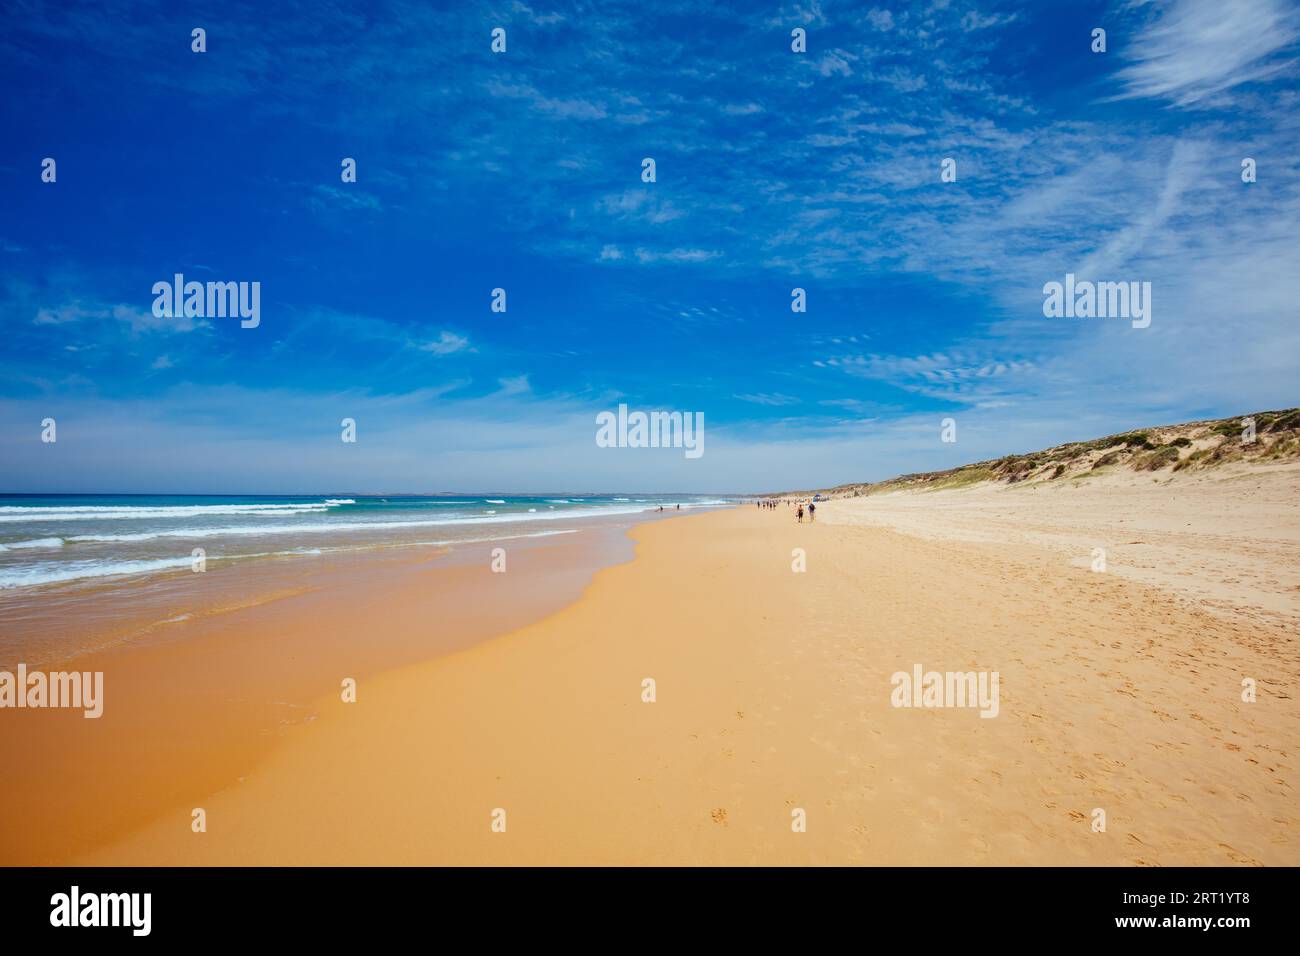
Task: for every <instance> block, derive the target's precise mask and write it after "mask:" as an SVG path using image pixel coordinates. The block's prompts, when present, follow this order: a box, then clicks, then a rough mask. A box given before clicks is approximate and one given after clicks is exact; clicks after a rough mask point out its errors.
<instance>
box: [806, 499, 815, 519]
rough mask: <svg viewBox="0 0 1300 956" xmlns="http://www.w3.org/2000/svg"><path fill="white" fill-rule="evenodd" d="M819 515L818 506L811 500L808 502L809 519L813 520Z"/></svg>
mask: <svg viewBox="0 0 1300 956" xmlns="http://www.w3.org/2000/svg"><path fill="white" fill-rule="evenodd" d="M816 517H817V506H816V505H815V504H813V503H812V502H811V501H810V502H808V520H809V521H812V520H814V519H815V518H816Z"/></svg>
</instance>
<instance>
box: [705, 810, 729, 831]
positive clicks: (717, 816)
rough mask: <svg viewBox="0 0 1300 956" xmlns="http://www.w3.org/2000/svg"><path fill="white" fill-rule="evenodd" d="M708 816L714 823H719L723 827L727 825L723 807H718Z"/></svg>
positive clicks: (725, 812)
mask: <svg viewBox="0 0 1300 956" xmlns="http://www.w3.org/2000/svg"><path fill="white" fill-rule="evenodd" d="M709 816H711V817H713V822H714V823H719V824H721V825H722V826H724V827H725V826H726V825H727V811H726V810H725V809H724V808H723V807H718V809H716V810H714V811H713V812H712V813H711V814H709Z"/></svg>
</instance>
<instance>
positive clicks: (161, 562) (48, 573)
mask: <svg viewBox="0 0 1300 956" xmlns="http://www.w3.org/2000/svg"><path fill="white" fill-rule="evenodd" d="M577 533H578V529H576V528H566V529H563V530H559V531H533V532H530V533H528V534H507V535H492V536H489V537H485V538H447V539H443V540H440V541H411V542H403V544H404V545H405V546H426V547H442V546H446V545H465V544H481V543H484V542H491V541H510V540H514V539H517V538H545V537H549V536H551V535H559V534H577ZM361 550H366V549H364V548H324V549H322V548H295V549H293V550H289V551H259V552H256V553H254V554H240V555H217V556H213V557H210V558H209V559H208V560H209V561H238V560H243V559H248V558H267V557H288V556H318V555H321V554H324V553H329V552H339V551H361ZM191 560H192V559H191V558H190V557H189V556H188V555H186V556H183V557H172V558H156V559H150V560H139V561H117V560H112V559H109V560H103V561H95V560H87V561H66V562H56V561H41V562H38V563H36V564H27V565H19V566H17V567H12V568H6V569H4V570H0V590H10V589H13V588H24V587H38V586H40V585H43V584H64V583H67V582H69V581H79V580H84V579H88V578H107V577H120V576H123V575H141V574H155V573H157V572H159V571H174V570H178V569H180V568H186V567H189V566H190V563H191Z"/></svg>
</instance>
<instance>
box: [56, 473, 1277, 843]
mask: <svg viewBox="0 0 1300 956" xmlns="http://www.w3.org/2000/svg"><path fill="white" fill-rule="evenodd" d="M1141 480H1144V481H1146V482H1147V483H1149V482H1150V479H1149V476H1148V477H1147V478H1146V479H1141ZM1233 481H1234V479H1232V477H1231V476H1228V475H1225V476H1224V481H1223V482H1221V483H1219V484H1215V483H1213V482H1208V483H1207V482H1199V481H1187V482H1182V481H1175V483H1174V484H1173V485H1171V486H1169V487H1159V488H1156V487H1155V486H1153V489H1154V490H1153V491H1152V492H1151V493H1148V492H1147V489H1146V488H1145V487H1139V486H1138V485H1137V484H1134V483H1132V482H1129V481H1128V479H1127V478H1117V479H1115V480H1112V481H1110V482H1109V483H1107V482H1103V481H1098V482H1096V483H1090V484H1089V486H1088V487H1082V486H1081V487H1078V488H1073V489H1072V488H1070V487H1069V486H1062V487H1060V488H1054V489H1051V490H1050V491H1042V492H1031V493H1028V494H1026V495H1024V496H1023V497H1020V498H1017V497H1015V494H1014V493H1012V492H1008V491H1007V490H1006V489H974V490H968V491H966V492H962V493H953V494H952V495H950V496H948V497H941V496H940V495H933V494H932V495H916V496H914V497H913V498H907V497H905V496H899V497H897V498H893V499H890V498H885V497H881V498H869V499H860V500H844V501H832V502H829V503H827V504H826V505H824V506H822V507H819V510H818V514H819V518H818V520H817V522H816V523H815V524H813V525H808V524H804V525H796V524H795V522H794V520H793V516H792V514H791V512H790V511H789V510H788V509H786V508H785V507H781V508H778V509H777V510H775V511H769V510H758V509H755V508H753V507H743V508H739V509H736V510H731V511H724V512H716V513H711V514H703V515H694V516H689V517H683V518H680V519H677V518H674V519H672V520H668V521H662V522H657V523H653V524H647V525H642V526H639V527H638V528H636V529H635V530H634V531H633V537H634V538H635V540H636V542H637V557H636V559H635V560H634V561H633V562H631V563H628V564H623V565H618V566H615V567H611V568H607V569H606V570H603V571H601V572H600V573H599V574H598V575H597V576H596V578H595V580H594V582H593V583H592V585H591V586H590V587H589V588H588V589H587V590H586V592H585V593H584V595H583V597H582V598H581V599H580V600H579V601H577V602H576V603H574V604H572V605H570V606H568V607H566V608H565V609H563V610H561V611H559V612H558V613H556V614H553V615H551V616H550V617H547V618H545V619H544V620H541V621H539V622H537V623H534V624H530V625H528V626H525V627H522V628H520V629H518V630H516V631H514V632H512V633H510V634H509V635H507V636H505V637H501V638H499V639H495V640H491V641H488V642H486V643H483V644H480V645H478V646H475V647H472V648H469V649H468V650H464V651H460V652H458V653H454V654H451V655H450V656H445V657H442V658H439V659H436V660H431V661H427V662H424V663H419V664H414V665H410V666H406V667H402V668H399V669H396V670H391V671H389V672H387V673H383V674H380V675H377V676H374V677H371V678H368V679H366V680H364V681H363V682H362V683H361V685H360V688H359V700H358V701H357V702H356V703H354V704H345V703H342V702H341V701H340V700H339V699H338V698H337V697H333V696H331V697H327V698H323V699H321V700H319V701H317V703H316V705H315V706H316V709H317V712H318V713H319V718H320V719H319V720H316V721H313V722H310V723H305V724H299V725H295V726H293V727H292V728H290V729H289V730H288V731H287V732H286V733H285V734H284V735H283V737H282V738H281V739H280V740H279V741H278V742H277V746H275V747H274V748H273V749H272V750H271V751H270V752H269V753H268V754H267V755H265V756H264V757H263V758H262V759H260V760H259V762H258V764H257V766H256V768H255V769H254V770H253V771H252V772H250V773H249V774H247V775H246V776H245V778H244V779H243V780H242V782H239V783H237V784H231V785H228V786H226V787H225V788H224V789H222V790H221V791H220V792H216V793H209V794H207V795H206V796H202V797H201V798H197V799H195V800H194V801H191V802H186V803H184V804H177V805H175V806H173V807H172V808H171V809H170V810H168V811H167V812H164V813H161V814H158V815H156V817H155V818H154V819H153V820H152V821H151V822H150V823H148V824H147V825H145V826H143V827H140V828H133V829H132V830H131V831H130V832H123V833H122V834H121V835H120V836H119V838H117V839H115V840H113V841H111V842H109V843H108V844H107V845H104V846H102V847H101V848H99V849H97V850H95V851H93V852H88V853H85V854H82V855H80V856H79V857H78V858H77V860H76V862H80V863H97V864H105V863H107V864H137V863H165V864H191V863H195V864H200V863H202V864H206V863H215V864H245V863H252V864H298V863H303V864H317V863H319V864H324V863H333V864H383V863H394V864H440V863H448V864H546V863H557V864H584V863H586V864H604V863H613V864H706V863H722V864H765V863H774V864H1064V865H1069V864H1138V865H1174V864H1233V863H1240V864H1290V865H1295V864H1297V863H1300V844H1298V843H1297V838H1296V827H1297V823H1298V822H1300V807H1298V806H1297V799H1296V793H1295V790H1294V784H1295V776H1296V772H1295V770H1296V768H1295V755H1294V754H1293V752H1292V751H1293V749H1294V748H1295V747H1296V746H1297V744H1298V743H1300V708H1298V707H1297V703H1296V693H1295V689H1296V686H1297V677H1300V663H1297V660H1298V658H1300V655H1297V653H1296V640H1295V634H1296V616H1295V588H1296V584H1297V581H1296V569H1297V566H1298V565H1297V562H1296V561H1295V548H1296V541H1297V530H1298V528H1300V523H1298V522H1297V518H1296V512H1295V502H1296V500H1297V495H1296V491H1297V480H1296V472H1295V471H1294V470H1290V471H1288V470H1286V469H1281V470H1275V471H1272V472H1267V473H1264V472H1259V473H1256V474H1255V475H1254V476H1253V477H1250V478H1247V479H1244V480H1243V481H1242V482H1241V483H1239V484H1234V483H1233ZM963 494H964V495H966V496H967V497H964V498H963V497H961V495H963ZM895 528H905V529H907V531H908V533H907V534H904V533H901V532H900V531H898V530H894V529H895ZM1139 537H1140V538H1141V540H1142V541H1143V542H1144V545H1141V546H1139V545H1137V544H1135V543H1132V542H1133V541H1134V540H1136V539H1138V538H1139ZM972 538H974V539H977V540H968V539H972ZM1145 542H1149V544H1148V543H1145ZM1094 546H1101V547H1106V548H1107V549H1108V565H1109V570H1108V573H1104V574H1098V573H1093V572H1092V571H1090V570H1089V564H1090V558H1089V554H1090V551H1091V548H1092V547H1094ZM1142 547H1145V548H1148V549H1149V550H1147V551H1143V550H1140V548H1142ZM795 548H802V549H804V550H805V552H806V558H807V571H806V572H805V573H795V572H793V571H792V569H791V562H792V549H795ZM1202 587H1203V588H1204V593H1203V594H1201V595H1200V596H1199V597H1197V594H1198V588H1202ZM392 600H397V598H396V597H395V598H393V599H392ZM399 610H400V609H398V608H393V607H391V606H389V607H388V608H387V609H385V608H379V607H377V608H375V609H374V614H373V625H374V627H376V628H382V627H384V626H385V622H386V620H387V618H388V616H391V615H393V614H397V613H399ZM918 663H919V664H921V665H923V666H924V667H925V668H926V669H934V670H940V671H945V670H962V671H965V670H975V671H981V670H988V671H998V672H999V673H1000V675H1001V700H1000V713H999V715H998V716H997V717H996V718H993V719H981V718H980V717H979V715H978V713H977V712H976V711H974V710H971V709H960V708H945V709H909V708H894V707H892V706H891V705H890V692H891V685H890V677H891V674H893V673H894V672H895V671H900V670H903V671H910V670H911V668H912V666H913V665H914V664H918ZM1246 677H1251V678H1254V679H1255V680H1256V681H1257V682H1258V700H1257V701H1256V702H1254V703H1246V702H1243V700H1242V698H1241V692H1242V679H1243V678H1246ZM644 678H653V679H654V680H655V681H656V696H657V699H656V701H655V702H654V703H645V702H643V701H642V681H643V679H644ZM159 719H165V718H164V717H162V716H161V715H160V718H159ZM193 806H202V807H203V808H204V809H205V810H206V812H207V821H208V829H207V832H206V833H201V834H199V833H192V832H191V829H190V809H191V807H193ZM497 808H500V809H504V810H505V811H506V818H505V819H506V830H505V832H504V833H499V832H493V830H492V827H491V823H492V819H493V811H494V810H495V809H497ZM1095 808H1100V809H1102V810H1104V811H1105V812H1106V818H1107V827H1106V830H1105V832H1094V831H1093V829H1092V826H1091V823H1092V819H1093V811H1094V809H1095ZM796 809H802V810H803V811H805V812H806V819H807V832H803V833H797V832H793V831H792V827H791V821H792V811H794V810H796Z"/></svg>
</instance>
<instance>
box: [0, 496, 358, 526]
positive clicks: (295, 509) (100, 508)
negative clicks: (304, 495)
mask: <svg viewBox="0 0 1300 956" xmlns="http://www.w3.org/2000/svg"><path fill="white" fill-rule="evenodd" d="M355 503H356V502H354V501H352V500H351V499H337V500H336V499H331V500H330V501H321V502H310V503H292V502H285V503H280V504H224V505H156V506H155V505H142V506H140V507H138V508H137V507H132V506H130V505H93V506H91V505H87V506H66V507H48V508H47V507H42V506H36V507H13V506H5V507H0V523H14V522H20V521H33V522H44V521H107V520H112V521H121V520H129V519H136V518H202V517H206V516H208V515H257V516H259V517H265V518H287V517H294V516H296V515H300V514H319V513H321V512H328V511H329V510H330V509H332V508H334V507H336V506H338V505H343V504H355Z"/></svg>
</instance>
